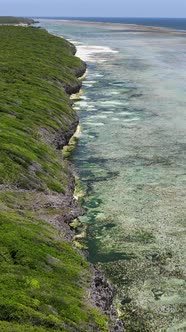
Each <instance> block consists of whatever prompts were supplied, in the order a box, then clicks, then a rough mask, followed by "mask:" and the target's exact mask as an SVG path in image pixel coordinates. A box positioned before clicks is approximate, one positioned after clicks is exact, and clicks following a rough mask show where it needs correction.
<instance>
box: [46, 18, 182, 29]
mask: <svg viewBox="0 0 186 332" xmlns="http://www.w3.org/2000/svg"><path fill="white" fill-rule="evenodd" d="M45 18H51V19H68V20H80V21H88V22H90V21H92V22H108V23H124V24H137V25H145V26H154V27H164V28H172V29H178V30H186V18H147V17H146V18H143V17H136V18H135V17H45Z"/></svg>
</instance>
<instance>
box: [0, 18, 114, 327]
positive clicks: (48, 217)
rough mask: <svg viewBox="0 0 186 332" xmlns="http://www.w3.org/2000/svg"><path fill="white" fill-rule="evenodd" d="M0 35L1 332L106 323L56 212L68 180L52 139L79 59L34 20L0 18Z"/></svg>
mask: <svg viewBox="0 0 186 332" xmlns="http://www.w3.org/2000/svg"><path fill="white" fill-rule="evenodd" d="M1 20H2V18H1ZM1 20H0V21H1ZM14 23H16V22H14ZM0 40H1V48H0V93H1V96H0V331H3V332H4V331H5V332H10V331H15V332H21V331H23V332H33V331H34V332H43V331H72V332H73V331H74V332H75V331H83V332H84V331H87V332H88V331H108V327H107V319H106V318H105V316H104V315H103V314H101V313H100V312H99V311H98V310H97V309H95V308H92V307H91V306H90V304H89V301H88V288H89V283H90V278H91V274H90V270H89V266H88V263H87V262H86V260H85V259H84V258H83V257H82V255H81V254H80V253H78V252H77V250H76V249H74V248H73V245H72V242H70V241H68V236H69V234H68V227H67V226H65V224H64V221H63V220H64V218H65V216H66V215H68V213H70V212H71V204H70V202H68V201H67V202H66V203H65V204H63V200H65V199H67V198H68V195H67V193H68V191H69V190H72V188H71V187H70V189H69V181H70V180H69V166H68V162H67V161H65V160H64V159H63V157H62V154H61V151H60V147H61V146H62V145H63V141H64V140H65V139H66V140H68V138H67V136H68V135H69V133H71V132H72V131H73V130H74V124H75V123H76V122H77V116H76V113H75V111H74V110H73V109H72V108H71V106H70V102H69V96H68V95H67V93H66V92H65V90H66V91H68V92H70V91H74V90H76V89H78V87H79V80H78V79H77V76H79V75H80V74H81V73H82V72H84V69H85V65H84V63H83V62H81V61H80V60H79V59H78V58H76V57H74V55H73V54H74V52H75V49H74V47H73V46H72V45H71V44H70V43H68V42H67V41H65V40H64V39H62V38H58V37H55V36H52V35H50V34H48V33H47V32H46V31H45V30H42V29H37V28H34V27H28V28H26V27H25V28H24V27H14V26H0ZM61 140H62V141H61ZM71 194H72V193H70V194H69V195H71ZM65 195H66V196H65ZM71 198H72V197H71V196H70V199H71Z"/></svg>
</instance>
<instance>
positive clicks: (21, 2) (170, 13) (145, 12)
mask: <svg viewBox="0 0 186 332" xmlns="http://www.w3.org/2000/svg"><path fill="white" fill-rule="evenodd" d="M0 15H17V16H19V15H20V16H111V17H114V16H119V17H186V0H0Z"/></svg>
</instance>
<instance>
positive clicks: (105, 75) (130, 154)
mask: <svg viewBox="0 0 186 332" xmlns="http://www.w3.org/2000/svg"><path fill="white" fill-rule="evenodd" d="M42 25H43V26H44V27H45V28H47V29H48V30H49V31H50V32H53V33H56V34H59V35H63V36H65V37H66V38H68V39H70V40H73V41H74V40H75V41H76V45H77V46H78V55H79V56H81V57H82V58H84V59H85V60H86V61H87V64H88V72H87V77H86V80H85V81H84V83H83V90H84V95H83V96H82V97H81V98H80V100H79V101H78V102H76V104H75V108H76V109H77V111H78V112H79V116H80V122H81V137H80V140H79V144H78V147H77V149H76V151H75V153H74V156H73V162H74V164H75V165H76V168H77V170H78V172H79V174H80V178H81V181H82V182H83V184H84V185H85V187H86V188H87V197H86V200H85V208H86V215H85V216H84V217H82V219H81V220H82V222H83V223H85V224H86V225H88V234H87V239H86V241H87V245H88V247H89V251H90V260H91V261H92V262H94V263H99V264H101V266H102V267H103V268H104V270H105V272H106V273H107V275H108V276H109V278H110V279H112V281H113V282H114V283H115V284H116V285H117V286H118V295H117V298H116V300H115V301H116V303H117V306H118V308H119V312H120V314H121V316H122V317H123V319H124V323H125V326H126V331H168V332H171V331H186V311H185V307H186V279H185V272H186V264H185V263H186V250H185V248H186V247H185V244H186V243H185V235H186V228H185V226H186V223H185V220H186V211H185V208H186V204H185V203H186V135H185V130H186V85H185V81H186V39H185V38H184V37H181V36H171V35H169V34H158V33H157V34H154V33H150V32H148V33H141V32H140V33H139V32H138V33H136V32H130V33H129V32H127V33H124V32H119V31H117V32H116V31H112V28H110V29H109V30H106V29H104V28H103V27H102V28H101V27H96V26H88V25H86V26H83V25H81V24H80V25H78V24H77V25H76V24H73V25H71V24H70V23H69V24H67V23H66V24H65V25H63V23H62V22H60V23H59V22H58V23H54V22H45V23H42Z"/></svg>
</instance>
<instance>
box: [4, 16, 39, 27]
mask: <svg viewBox="0 0 186 332" xmlns="http://www.w3.org/2000/svg"><path fill="white" fill-rule="evenodd" d="M33 23H35V21H34V20H32V19H31V18H24V17H14V16H0V24H28V25H31V24H33Z"/></svg>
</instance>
